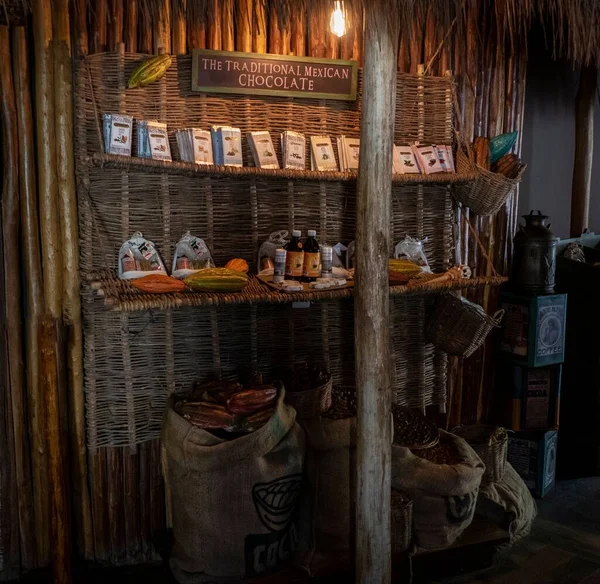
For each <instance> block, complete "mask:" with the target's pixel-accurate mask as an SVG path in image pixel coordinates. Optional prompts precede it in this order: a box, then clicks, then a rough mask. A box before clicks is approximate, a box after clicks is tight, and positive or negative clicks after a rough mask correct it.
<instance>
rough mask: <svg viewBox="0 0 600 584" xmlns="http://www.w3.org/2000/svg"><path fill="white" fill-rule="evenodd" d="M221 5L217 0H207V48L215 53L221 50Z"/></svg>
mask: <svg viewBox="0 0 600 584" xmlns="http://www.w3.org/2000/svg"><path fill="white" fill-rule="evenodd" d="M221 22H222V16H221V4H220V1H219V0H208V23H209V28H208V31H207V43H206V44H207V47H208V48H209V49H213V50H215V51H220V50H221V42H222V41H221V28H222V24H221Z"/></svg>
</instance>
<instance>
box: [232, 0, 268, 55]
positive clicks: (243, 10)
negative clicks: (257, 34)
mask: <svg viewBox="0 0 600 584" xmlns="http://www.w3.org/2000/svg"><path fill="white" fill-rule="evenodd" d="M257 4H260V0H259V2H257ZM235 12H236V14H235V33H236V38H235V48H236V51H243V52H244V53H251V52H252V28H253V25H254V22H253V21H254V18H253V14H252V0H236V11H235ZM263 18H264V12H263ZM231 19H232V21H233V15H232V16H231Z"/></svg>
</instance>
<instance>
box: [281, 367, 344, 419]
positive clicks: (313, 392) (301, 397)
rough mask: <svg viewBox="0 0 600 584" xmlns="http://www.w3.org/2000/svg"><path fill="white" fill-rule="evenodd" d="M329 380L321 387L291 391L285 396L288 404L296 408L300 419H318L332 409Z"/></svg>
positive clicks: (331, 383) (330, 379)
mask: <svg viewBox="0 0 600 584" xmlns="http://www.w3.org/2000/svg"><path fill="white" fill-rule="evenodd" d="M332 385H333V380H332V378H331V376H329V379H328V380H327V381H326V382H325V383H324V384H323V385H320V386H319V387H315V388H313V389H307V390H304V391H289V392H287V393H286V394H285V399H286V401H287V403H288V404H290V405H291V406H293V407H294V409H295V410H296V414H297V417H298V418H316V417H318V416H320V415H321V414H323V413H325V412H326V411H327V410H328V409H329V408H330V407H331V388H332Z"/></svg>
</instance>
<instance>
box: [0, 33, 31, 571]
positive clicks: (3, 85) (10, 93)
mask: <svg viewBox="0 0 600 584" xmlns="http://www.w3.org/2000/svg"><path fill="white" fill-rule="evenodd" d="M0 96H1V97H0V122H1V126H2V151H3V152H2V154H3V165H2V166H3V180H2V246H3V249H2V255H3V257H2V258H1V259H2V261H4V274H5V295H6V296H5V304H4V306H2V307H1V309H2V310H5V311H6V312H5V318H6V325H5V329H4V330H3V331H2V334H3V335H6V341H7V343H8V379H9V386H8V387H7V388H6V389H7V391H9V392H10V394H11V395H10V398H11V402H12V411H11V412H10V414H11V415H12V428H13V433H14V448H15V450H14V455H15V461H16V465H15V468H16V480H17V499H16V501H13V504H14V505H17V506H18V509H19V533H20V542H21V563H22V565H23V567H24V568H25V569H31V568H33V567H35V566H36V559H35V558H36V553H35V543H34V539H33V537H34V535H33V516H32V503H33V501H32V488H31V463H30V459H29V435H28V431H27V430H28V426H29V424H28V416H27V400H26V397H25V392H24V387H23V385H24V384H23V380H24V371H23V346H22V343H23V338H22V327H23V323H22V320H21V258H20V255H21V254H20V247H21V245H20V244H21V242H20V240H19V231H20V226H21V211H20V204H19V142H18V130H17V108H16V105H15V88H14V84H13V75H12V68H11V58H10V29H9V28H8V26H0ZM1 423H4V420H3V421H2V422H1Z"/></svg>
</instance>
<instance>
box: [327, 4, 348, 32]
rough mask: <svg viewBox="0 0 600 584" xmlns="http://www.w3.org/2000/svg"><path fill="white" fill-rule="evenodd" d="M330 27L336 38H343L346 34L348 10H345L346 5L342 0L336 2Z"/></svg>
mask: <svg viewBox="0 0 600 584" xmlns="http://www.w3.org/2000/svg"><path fill="white" fill-rule="evenodd" d="M329 26H330V27H331V32H332V33H333V34H334V35H335V36H338V37H343V36H344V35H345V34H346V10H345V9H344V3H343V2H341V1H340V0H336V2H335V8H334V9H333V12H332V13H331V20H330V21H329Z"/></svg>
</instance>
